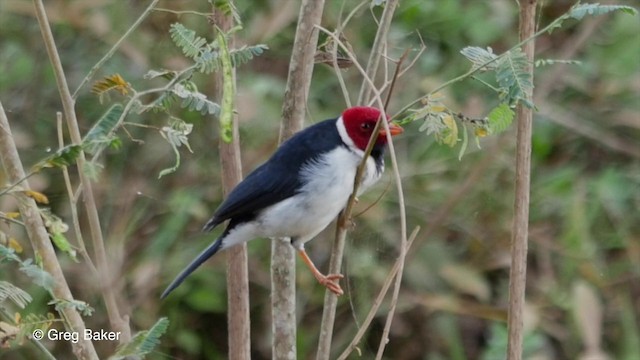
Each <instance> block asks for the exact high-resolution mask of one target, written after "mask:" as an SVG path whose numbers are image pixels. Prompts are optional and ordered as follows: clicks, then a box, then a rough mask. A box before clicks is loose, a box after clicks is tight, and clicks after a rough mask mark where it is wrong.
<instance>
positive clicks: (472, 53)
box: [460, 46, 498, 71]
mask: <svg viewBox="0 0 640 360" xmlns="http://www.w3.org/2000/svg"><path fill="white" fill-rule="evenodd" d="M460 54H462V55H464V57H466V58H467V59H468V60H469V61H471V62H472V63H473V69H480V70H481V71H490V70H495V69H496V68H497V66H498V65H497V64H496V60H497V59H498V56H497V55H496V54H494V53H493V49H491V48H490V47H488V48H487V49H486V50H485V49H483V48H481V47H477V46H467V47H465V48H463V49H462V50H460Z"/></svg>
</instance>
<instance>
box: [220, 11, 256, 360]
mask: <svg viewBox="0 0 640 360" xmlns="http://www.w3.org/2000/svg"><path fill="white" fill-rule="evenodd" d="M213 13H214V25H215V26H214V28H217V29H219V31H228V30H229V29H231V28H232V27H233V17H232V16H230V15H225V14H224V13H223V12H222V11H220V10H218V9H215V8H214V9H213ZM233 42H234V38H233V36H231V38H229V39H228V46H229V47H230V48H231V47H233ZM231 73H232V78H233V80H232V81H233V85H232V87H231V88H233V91H234V92H235V88H236V86H235V82H236V77H235V75H236V72H235V69H232V71H231ZM224 81H225V79H224V75H223V73H222V71H218V72H216V73H215V84H216V99H218V100H221V99H222V98H223V94H224V89H225V86H223V83H224ZM233 97H234V98H235V93H234V94H233ZM231 127H232V133H231V142H229V143H228V142H226V141H224V139H223V138H222V137H220V141H219V145H218V146H219V148H220V164H221V166H222V186H223V189H224V192H225V196H226V195H228V194H229V193H230V192H231V190H233V188H234V187H236V185H238V183H240V181H241V180H242V161H241V158H240V134H239V131H238V116H237V114H236V113H235V112H234V114H233V116H232V121H231ZM247 263H248V257H247V245H246V244H242V245H240V246H234V247H232V248H230V249H229V250H227V304H228V305H227V306H228V309H229V311H228V319H227V321H228V326H229V328H228V339H229V354H228V358H229V359H231V360H249V359H251V319H250V317H249V270H248V265H247Z"/></svg>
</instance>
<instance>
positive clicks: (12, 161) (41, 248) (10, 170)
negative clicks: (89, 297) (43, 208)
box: [0, 102, 98, 360]
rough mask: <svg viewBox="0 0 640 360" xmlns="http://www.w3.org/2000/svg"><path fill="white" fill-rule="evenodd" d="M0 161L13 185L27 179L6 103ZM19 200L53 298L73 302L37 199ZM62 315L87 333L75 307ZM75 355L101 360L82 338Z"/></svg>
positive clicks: (1, 114) (2, 114) (0, 133)
mask: <svg viewBox="0 0 640 360" xmlns="http://www.w3.org/2000/svg"><path fill="white" fill-rule="evenodd" d="M0 160H1V161H2V166H3V167H4V170H5V172H6V174H7V177H8V179H9V181H10V182H18V181H19V180H20V179H22V178H24V177H25V173H24V169H23V168H22V163H21V162H20V157H19V155H18V150H17V148H16V144H15V143H14V141H13V135H12V134H11V129H10V127H9V120H8V119H7V115H6V114H5V112H4V108H3V106H2V103H1V102H0ZM22 186H23V187H24V188H25V189H28V188H29V184H28V182H27V181H24V183H23V185H22ZM14 195H15V197H16V199H18V207H19V208H20V213H21V214H22V218H23V220H24V225H25V228H26V230H27V234H28V235H29V240H30V242H31V247H32V248H33V250H34V252H35V253H36V254H37V256H40V257H41V258H42V264H43V267H44V270H45V271H47V272H48V273H49V274H51V276H52V277H53V279H54V284H53V289H52V293H51V296H52V297H53V298H55V299H63V300H67V301H72V300H73V295H72V294H71V290H69V285H68V284H67V280H66V279H65V277H64V273H63V272H62V268H61V267H60V263H59V262H58V258H57V257H56V253H55V250H54V248H53V245H52V244H51V240H50V239H49V234H48V232H47V229H46V228H45V226H44V223H43V222H42V217H41V216H40V211H39V210H38V206H37V205H36V202H35V200H33V199H32V198H30V197H28V196H26V195H25V194H24V193H22V192H16V193H15V194H14ZM60 315H61V316H62V317H63V318H64V319H66V321H65V326H66V327H67V328H68V329H69V330H70V331H78V332H84V329H85V328H86V326H85V324H84V321H83V320H82V317H81V316H80V314H79V313H78V312H77V311H76V309H74V308H72V307H64V308H62V309H61V310H60ZM71 345H72V347H73V352H74V353H75V355H76V357H77V358H78V359H96V360H97V359H98V354H97V353H96V350H95V348H94V347H93V343H91V341H89V340H85V339H84V338H83V337H80V339H79V340H78V342H73V343H72V344H71Z"/></svg>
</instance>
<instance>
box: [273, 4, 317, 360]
mask: <svg viewBox="0 0 640 360" xmlns="http://www.w3.org/2000/svg"><path fill="white" fill-rule="evenodd" d="M323 9H324V0H304V1H302V4H301V5H300V13H299V15H298V25H297V28H296V35H295V39H294V42H293V49H292V52H291V60H290V63H289V74H288V76H287V87H286V90H285V94H284V102H283V104H282V124H281V127H280V142H283V141H285V140H286V139H288V138H290V137H291V136H292V135H293V134H294V133H296V132H297V131H299V130H301V129H302V127H303V124H304V117H305V112H306V101H307V98H308V96H307V95H308V93H309V87H310V85H311V76H312V74H313V65H314V55H315V51H316V46H317V43H318V31H317V30H316V29H315V25H317V24H320V21H321V20H322V12H323ZM295 265H296V259H295V249H294V248H293V247H292V246H291V245H290V244H289V241H286V239H274V240H273V241H272V242H271V309H272V310H271V314H272V323H271V328H272V332H273V339H272V343H271V351H272V355H271V357H272V359H276V360H277V359H295V358H296V325H297V324H296V314H295V310H296V302H295V301H296V288H295V284H296V272H295Z"/></svg>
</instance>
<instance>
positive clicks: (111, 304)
mask: <svg viewBox="0 0 640 360" xmlns="http://www.w3.org/2000/svg"><path fill="white" fill-rule="evenodd" d="M34 4H35V9H36V16H37V18H38V24H39V25H40V31H41V32H42V37H43V39H44V44H45V47H46V49H47V54H48V55H49V60H50V61H51V65H52V66H53V72H54V75H55V78H56V83H57V85H58V91H59V92H60V97H61V100H62V107H63V110H64V115H65V118H66V120H67V126H68V127H69V134H70V136H71V141H72V143H74V144H81V143H82V137H81V136H80V129H79V126H78V119H77V118H76V112H75V109H74V100H73V97H72V96H71V93H70V92H69V86H68V85H67V79H66V77H65V75H64V69H63V68H62V63H61V61H60V55H59V54H58V50H57V48H56V44H55V40H54V38H53V34H52V32H51V26H50V25H49V20H48V18H47V13H46V11H45V8H44V4H43V2H42V0H34ZM85 161H86V159H85V155H84V152H81V153H80V156H79V157H78V159H77V164H78V175H79V178H80V183H81V185H82V191H83V196H84V203H85V208H86V211H87V218H88V220H89V228H90V230H91V238H92V241H93V248H94V252H95V258H96V259H95V260H96V266H97V269H98V274H99V275H100V279H99V280H100V289H101V291H102V297H103V299H104V302H105V306H106V308H107V314H108V316H109V322H110V324H111V327H112V328H113V329H114V330H115V331H120V332H121V334H122V336H121V338H120V343H122V344H124V343H127V342H128V341H129V340H130V339H131V329H130V328H129V319H128V317H122V316H121V315H120V310H119V309H118V304H117V302H116V295H115V291H114V287H113V283H112V281H113V279H115V277H113V276H112V272H113V271H112V269H110V267H109V262H108V261H107V254H106V251H105V248H104V240H103V237H102V229H101V227H100V218H99V216H98V210H97V207H96V202H95V199H94V197H93V189H92V186H91V181H90V180H89V178H88V177H87V175H86V174H85V173H84V171H83V170H84V165H85Z"/></svg>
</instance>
